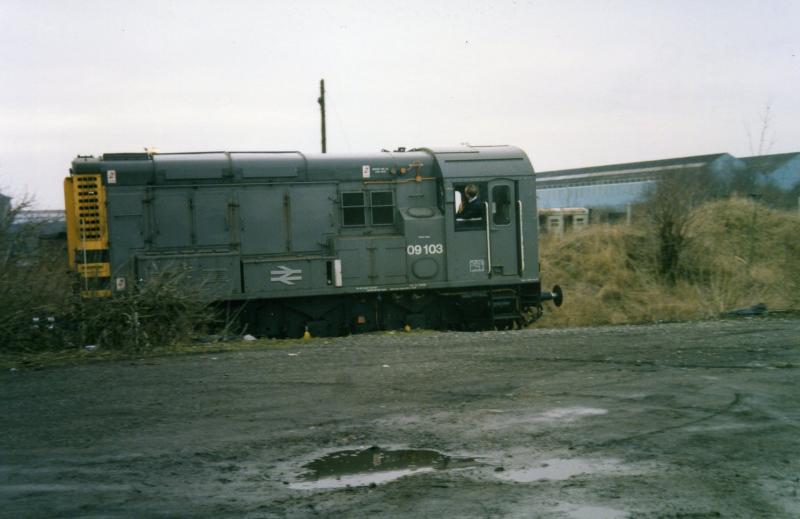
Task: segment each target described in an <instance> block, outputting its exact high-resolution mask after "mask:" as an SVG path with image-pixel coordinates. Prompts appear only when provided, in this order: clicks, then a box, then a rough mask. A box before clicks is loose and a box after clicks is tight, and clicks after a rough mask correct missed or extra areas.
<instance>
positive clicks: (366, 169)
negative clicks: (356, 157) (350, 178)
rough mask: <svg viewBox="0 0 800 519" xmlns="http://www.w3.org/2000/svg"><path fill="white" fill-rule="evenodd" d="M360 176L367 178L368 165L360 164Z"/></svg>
mask: <svg viewBox="0 0 800 519" xmlns="http://www.w3.org/2000/svg"><path fill="white" fill-rule="evenodd" d="M361 177H362V178H369V166H361Z"/></svg>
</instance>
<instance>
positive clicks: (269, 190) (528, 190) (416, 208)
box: [64, 146, 561, 337]
mask: <svg viewBox="0 0 800 519" xmlns="http://www.w3.org/2000/svg"><path fill="white" fill-rule="evenodd" d="M64 191H65V199H66V209H67V228H68V229H67V239H68V247H69V262H70V265H71V267H72V268H73V269H74V270H76V271H77V272H78V273H79V275H80V276H81V278H82V288H83V294H84V296H86V297H110V296H117V295H124V294H125V293H128V292H130V291H134V290H136V289H137V286H138V285H139V284H141V283H146V282H147V281H148V280H149V279H151V278H154V277H157V276H164V275H165V274H167V273H171V272H179V273H181V274H182V275H181V277H180V279H181V282H182V283H186V284H189V285H191V287H192V288H193V289H197V290H201V291H202V293H203V294H204V296H205V297H206V298H207V299H208V301H209V302H219V303H224V304H228V305H232V306H236V307H241V316H242V319H243V320H244V321H246V323H247V326H248V330H250V331H251V333H256V334H260V335H266V336H272V337H282V336H290V337H291V336H300V335H302V334H303V333H304V331H306V330H308V331H310V332H311V333H312V334H314V335H338V334H342V333H348V332H361V331H369V330H376V329H397V328H403V327H404V326H406V325H409V326H412V327H429V328H450V329H485V328H491V327H494V326H502V327H506V326H522V325H525V324H527V323H529V322H531V321H532V320H534V319H536V318H537V317H539V315H540V314H541V311H542V302H543V301H546V300H551V299H552V300H554V302H555V303H556V304H557V305H560V303H561V291H560V289H558V287H555V288H554V289H553V291H552V292H542V290H541V283H540V279H539V262H538V256H539V253H538V216H537V210H536V188H535V175H534V171H533V167H532V166H531V162H530V160H529V159H528V157H527V156H526V154H525V153H524V152H523V151H522V150H520V149H519V148H516V147H513V146H461V147H454V148H416V149H412V150H408V151H405V150H403V149H402V148H401V149H400V150H398V151H395V152H387V151H383V152H379V153H372V154H350V155H343V154H305V153H301V152H297V151H286V152H207V153H163V154H154V153H107V154H105V155H102V156H100V157H85V156H79V157H78V158H76V159H75V160H74V161H73V162H72V169H71V171H70V176H69V177H67V178H66V179H65V182H64Z"/></svg>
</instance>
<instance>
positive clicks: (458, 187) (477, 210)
mask: <svg viewBox="0 0 800 519" xmlns="http://www.w3.org/2000/svg"><path fill="white" fill-rule="evenodd" d="M485 188H486V186H485V184H483V183H464V184H454V185H453V207H454V208H455V217H456V222H455V229H456V231H473V230H482V229H486V221H485V214H486V206H485V204H484V202H485V199H484V196H483V193H484V191H485Z"/></svg>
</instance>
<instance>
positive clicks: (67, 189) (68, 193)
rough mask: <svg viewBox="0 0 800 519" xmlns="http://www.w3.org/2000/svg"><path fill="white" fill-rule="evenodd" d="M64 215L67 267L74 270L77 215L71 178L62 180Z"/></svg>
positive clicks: (76, 245) (76, 246) (76, 244)
mask: <svg viewBox="0 0 800 519" xmlns="http://www.w3.org/2000/svg"><path fill="white" fill-rule="evenodd" d="M64 213H65V215H66V219H67V253H68V254H69V267H70V268H71V269H73V270H74V269H75V250H76V249H77V248H78V215H77V214H76V213H75V193H74V191H73V187H72V177H67V178H65V179H64Z"/></svg>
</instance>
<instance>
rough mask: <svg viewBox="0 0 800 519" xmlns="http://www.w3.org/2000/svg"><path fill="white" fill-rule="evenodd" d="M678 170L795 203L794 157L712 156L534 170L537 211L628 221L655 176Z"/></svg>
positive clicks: (799, 186) (798, 157)
mask: <svg viewBox="0 0 800 519" xmlns="http://www.w3.org/2000/svg"><path fill="white" fill-rule="evenodd" d="M678 172H697V173H698V174H701V173H711V174H713V177H714V178H715V179H718V180H720V181H721V184H720V185H722V186H725V188H726V189H727V190H728V192H730V193H738V194H740V195H745V196H756V197H759V198H761V199H762V200H763V201H764V202H765V203H767V204H769V205H771V206H775V207H783V208H796V207H798V203H800V200H798V197H800V153H798V152H794V153H781V154H776V155H761V156H756V157H743V158H736V157H734V156H732V155H730V154H729V153H716V154H711V155H697V156H692V157H680V158H674V159H663V160H651V161H644V162H630V163H625V164H609V165H604V166H593V167H587V168H577V169H565V170H557V171H544V172H540V173H537V175H536V176H537V180H536V182H537V183H536V188H537V202H538V207H539V211H540V214H547V215H556V216H557V215H558V214H559V211H554V210H561V212H563V213H565V214H566V213H569V212H573V213H574V209H575V208H585V209H588V210H589V211H590V212H591V214H592V216H591V220H592V221H616V220H619V219H622V218H626V217H629V214H630V213H629V211H630V207H631V206H632V205H633V204H636V203H639V202H642V201H644V200H645V198H646V197H647V194H648V192H649V190H651V189H652V188H653V186H654V185H655V183H656V182H657V181H658V180H659V179H660V178H664V177H665V176H666V175H670V174H675V173H678ZM565 209H569V211H566V212H564V211H563V210H565ZM552 226H553V227H554V228H555V227H556V225H555V224H554V223H553V224H552Z"/></svg>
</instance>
